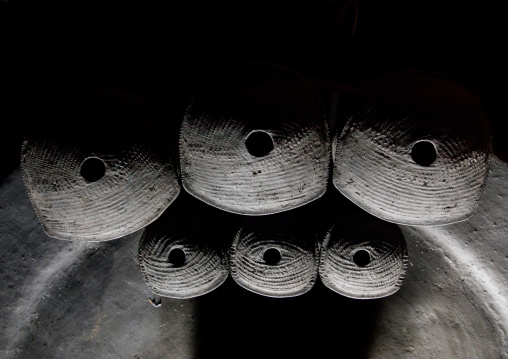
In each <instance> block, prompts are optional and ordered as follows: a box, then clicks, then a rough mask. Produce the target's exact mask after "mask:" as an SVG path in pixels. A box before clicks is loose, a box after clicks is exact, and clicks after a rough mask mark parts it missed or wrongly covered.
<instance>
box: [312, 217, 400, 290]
mask: <svg viewBox="0 0 508 359" xmlns="http://www.w3.org/2000/svg"><path fill="white" fill-rule="evenodd" d="M365 219H366V220H364V221H356V220H355V219H353V218H349V219H348V220H347V221H345V220H344V219H343V218H341V219H339V220H338V221H337V222H336V223H335V225H334V226H333V227H332V228H331V229H330V231H329V232H328V233H327V235H326V237H325V239H324V241H323V245H322V248H321V253H320V259H319V275H320V278H321V280H322V281H323V283H324V284H325V286H326V287H328V288H330V289H331V290H333V291H335V292H337V293H339V294H341V295H344V296H346V297H350V298H355V299H375V298H382V297H386V296H389V295H391V294H393V293H395V292H396V291H398V290H399V289H400V287H401V286H402V283H403V281H404V277H405V275H406V269H407V261H408V253H407V247H406V241H405V239H404V236H403V235H402V232H401V231H400V229H399V228H398V226H397V225H396V224H392V223H387V222H382V221H380V220H377V219H376V218H370V219H369V218H368V217H367V216H365ZM354 223H356V225H353V224H354ZM357 251H364V252H367V253H368V254H369V256H370V261H369V262H368V263H367V264H365V263H363V264H362V265H358V264H357V263H355V260H354V255H355V254H356V253H357Z"/></svg>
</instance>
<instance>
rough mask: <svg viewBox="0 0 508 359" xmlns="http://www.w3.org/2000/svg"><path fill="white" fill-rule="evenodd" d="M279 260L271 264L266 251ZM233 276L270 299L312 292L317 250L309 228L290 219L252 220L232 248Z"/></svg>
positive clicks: (235, 240)
mask: <svg viewBox="0 0 508 359" xmlns="http://www.w3.org/2000/svg"><path fill="white" fill-rule="evenodd" d="M271 248H275V249H277V250H278V251H279V253H280V261H278V263H276V264H269V263H267V262H266V261H265V259H264V254H265V251H266V250H267V249H271ZM230 255H231V259H230V263H231V264H230V267H231V276H232V278H233V279H234V280H235V282H236V283H238V284H239V285H240V286H242V287H243V288H245V289H248V290H250V291H252V292H254V293H257V294H261V295H264V296H268V297H294V296H298V295H301V294H304V293H306V292H307V291H309V290H310V289H311V288H312V287H313V285H314V283H315V281H316V279H317V275H318V272H317V257H318V247H317V242H316V236H315V234H314V233H313V232H312V231H311V230H310V228H309V227H308V226H305V225H303V224H302V223H298V222H297V221H291V220H288V219H287V218H282V219H281V218H280V217H277V218H273V217H272V218H268V217H263V218H252V219H249V220H247V221H246V222H245V223H244V225H243V226H242V228H241V229H240V230H239V231H238V233H237V235H236V237H235V239H234V241H233V244H232V246H231V254H230Z"/></svg>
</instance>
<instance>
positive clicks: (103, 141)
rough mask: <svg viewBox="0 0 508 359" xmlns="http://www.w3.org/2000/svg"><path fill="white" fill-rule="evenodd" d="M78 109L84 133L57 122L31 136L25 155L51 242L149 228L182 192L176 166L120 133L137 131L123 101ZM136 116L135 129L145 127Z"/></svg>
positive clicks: (96, 101) (90, 102)
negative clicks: (123, 112) (108, 120)
mask: <svg viewBox="0 0 508 359" xmlns="http://www.w3.org/2000/svg"><path fill="white" fill-rule="evenodd" d="M76 102H77V103H78V104H79V106H77V105H76V107H73V110H74V111H76V110H77V111H81V113H77V114H75V116H76V118H75V120H76V122H77V123H83V127H84V128H83V129H82V130H80V131H77V130H75V129H72V128H69V127H64V126H63V125H61V124H59V123H57V122H56V123H53V124H52V126H53V127H49V128H47V129H46V128H43V129H42V130H41V131H39V132H35V131H31V132H30V133H28V134H27V136H26V138H25V141H24V142H23V146H22V149H21V169H22V174H23V180H24V183H25V186H26V189H27V191H28V194H29V196H30V199H31V201H32V204H33V206H34V208H35V211H36V213H37V216H38V217H39V220H40V222H41V224H42V226H43V227H44V229H45V231H46V233H47V234H48V235H49V236H51V237H55V238H59V239H68V240H84V241H104V240H111V239H114V238H118V237H122V236H125V235H127V234H129V233H132V232H135V231H137V230H139V229H141V228H143V227H145V226H146V225H148V224H149V223H151V222H152V221H154V220H155V219H156V218H157V217H159V216H160V215H161V214H162V212H163V211H164V210H165V209H166V208H167V207H168V206H169V205H170V204H171V203H172V202H173V200H174V199H175V198H176V197H177V196H178V194H179V192H180V185H179V183H178V180H177V175H176V170H175V166H174V165H173V163H172V161H171V159H170V158H169V156H167V155H166V154H165V153H164V152H163V151H162V150H161V149H160V148H156V147H155V146H152V145H150V144H148V143H147V141H145V140H144V139H143V138H141V137H137V136H140V135H139V134H136V133H135V134H134V135H133V134H132V132H130V133H129V132H128V131H127V130H122V128H121V127H119V126H121V125H124V126H125V127H126V128H130V129H131V130H132V128H131V127H130V126H132V125H133V123H132V122H131V123H128V122H127V121H126V120H125V117H124V116H123V115H122V114H119V113H118V112H117V108H116V107H117V106H118V107H119V105H118V104H117V102H120V104H123V103H122V101H119V100H116V99H111V98H110V97H108V96H102V95H99V96H96V97H90V98H88V97H85V99H82V98H78V99H76ZM108 111H109V112H108ZM123 111H132V110H131V109H130V108H129V107H127V108H126V109H124V110H123ZM61 112H63V114H62V113H60V114H58V115H60V116H62V117H63V115H69V114H68V113H64V111H61ZM58 115H57V116H58ZM115 116H116V117H118V118H116V117H115ZM125 116H126V115H125ZM136 116H137V115H133V117H134V118H132V119H129V120H132V121H134V126H135V125H136V122H135V121H143V120H144V118H143V116H142V114H141V115H140V117H139V118H138V117H136ZM106 117H108V118H109V117H110V118H114V120H115V121H117V122H116V123H115V122H114V121H112V122H111V123H107V122H106V120H105V119H104V118H106ZM99 121H104V123H100V122H99ZM120 121H122V122H123V121H125V122H123V123H118V122H120ZM98 122H99V123H98ZM54 129H56V130H54Z"/></svg>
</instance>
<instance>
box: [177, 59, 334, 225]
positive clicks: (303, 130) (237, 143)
mask: <svg viewBox="0 0 508 359" xmlns="http://www.w3.org/2000/svg"><path fill="white" fill-rule="evenodd" d="M180 159H181V168H182V184H183V187H184V188H185V189H186V190H187V191H188V192H189V193H190V194H192V195H193V196H195V197H197V198H199V199H201V200H202V201H204V202H206V203H208V204H210V205H212V206H215V207H218V208H220V209H222V210H225V211H229V212H234V213H239V214H249V215H265V214H272V213H276V212H282V211H286V210H289V209H292V208H295V207H298V206H302V205H304V204H306V203H308V202H311V201H313V200H315V199H317V198H319V197H320V196H322V195H323V194H324V192H325V190H326V185H327V180H328V174H329V162H330V143H329V135H328V129H327V124H326V120H325V115H324V108H323V105H322V103H321V101H320V99H319V97H318V96H317V94H316V93H315V92H314V90H313V89H312V88H311V87H310V85H308V84H307V83H306V81H304V80H303V79H302V78H301V77H300V76H299V75H297V74H295V73H293V72H291V71H289V70H286V69H284V68H281V67H277V66H271V65H252V64H249V65H240V66H236V67H232V68H229V69H228V70H225V71H224V72H222V73H221V74H219V76H217V78H215V79H214V81H210V82H209V83H207V84H205V85H204V86H203V87H202V88H201V90H200V91H199V92H198V93H197V94H196V96H195V97H194V99H193V100H192V102H191V104H190V106H189V107H188V109H187V112H186V115H185V118H184V120H183V123H182V126H181V132H180Z"/></svg>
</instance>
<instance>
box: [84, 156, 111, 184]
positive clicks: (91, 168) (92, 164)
mask: <svg viewBox="0 0 508 359" xmlns="http://www.w3.org/2000/svg"><path fill="white" fill-rule="evenodd" d="M79 173H80V174H81V176H82V177H83V178H84V179H85V180H86V181H88V182H96V181H98V180H100V179H101V178H102V177H104V175H105V174H106V164H105V163H104V161H103V160H101V159H100V158H97V157H89V158H87V159H86V160H84V161H83V163H82V164H81V169H80V171H79Z"/></svg>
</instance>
